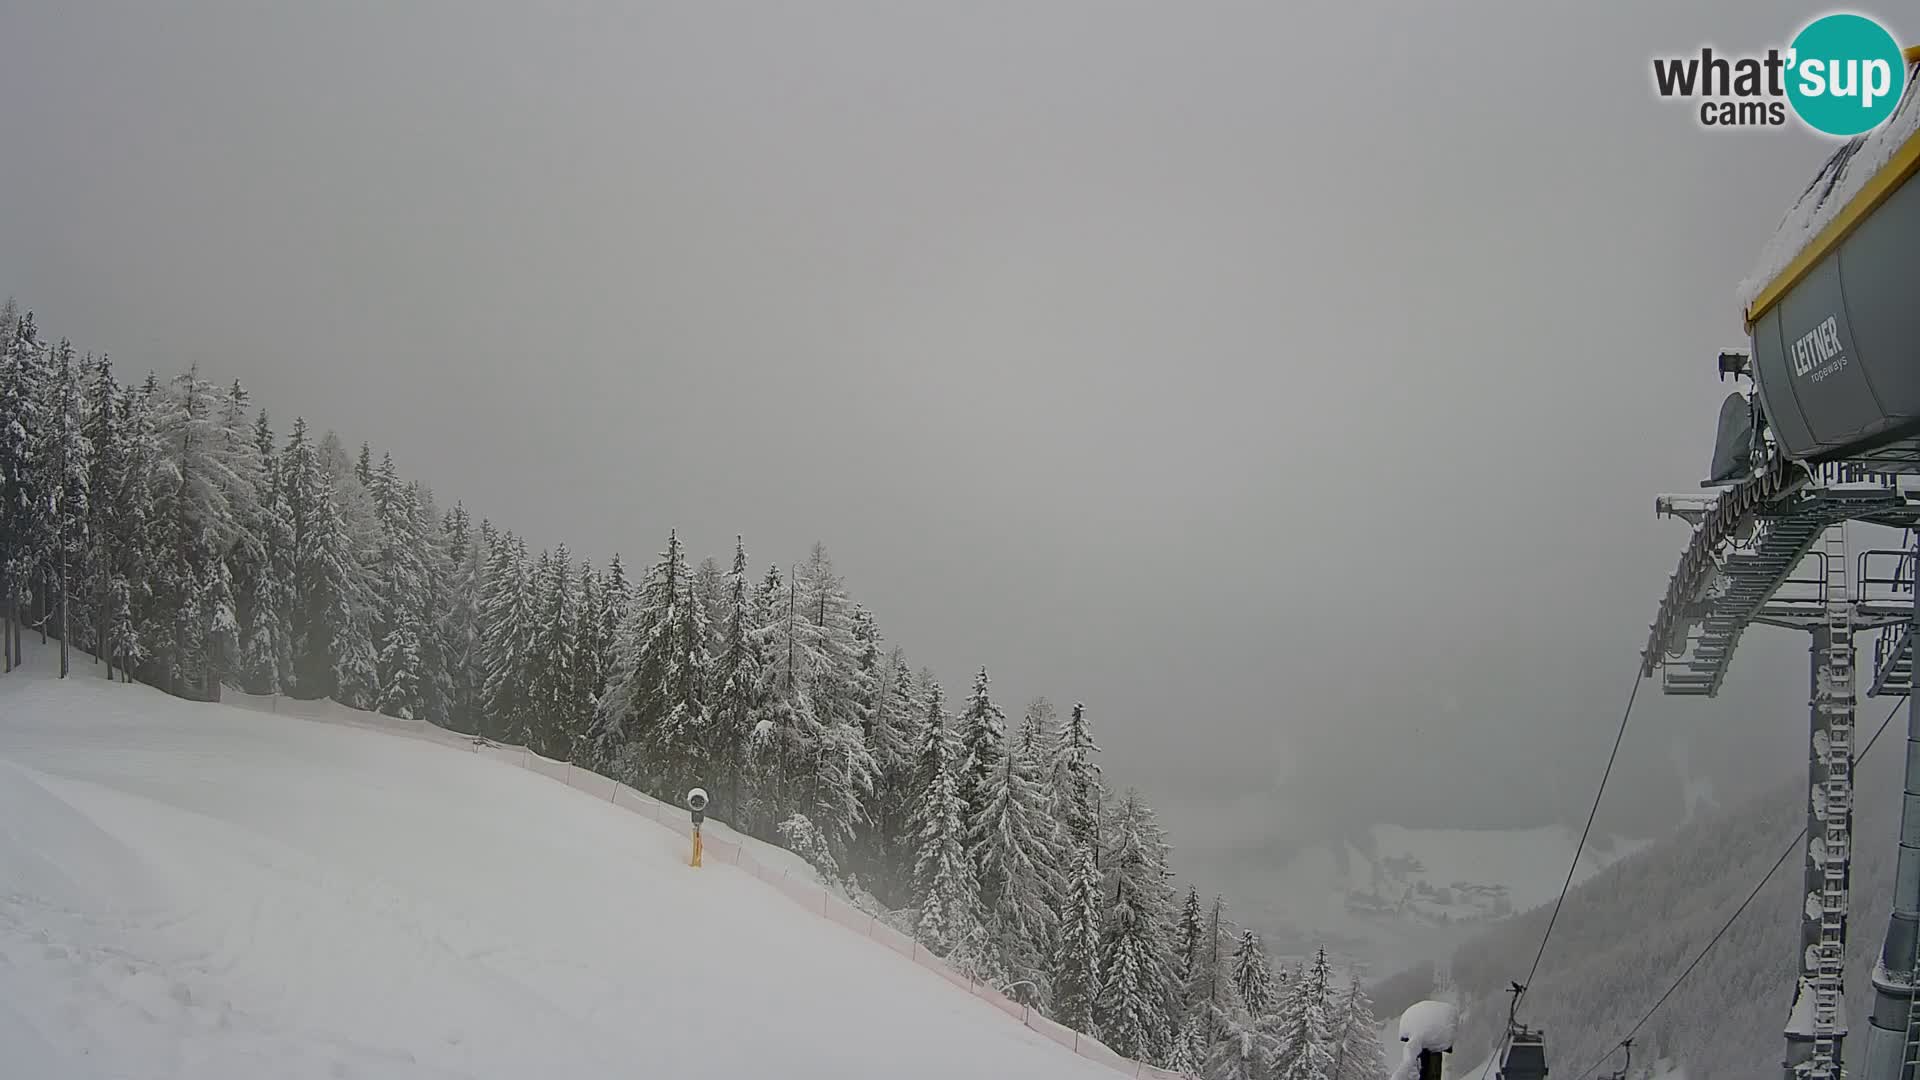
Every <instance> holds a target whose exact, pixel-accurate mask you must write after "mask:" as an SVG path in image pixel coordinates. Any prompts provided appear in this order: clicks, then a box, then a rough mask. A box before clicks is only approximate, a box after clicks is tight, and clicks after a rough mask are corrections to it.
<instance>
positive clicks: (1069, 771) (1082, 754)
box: [1047, 701, 1101, 863]
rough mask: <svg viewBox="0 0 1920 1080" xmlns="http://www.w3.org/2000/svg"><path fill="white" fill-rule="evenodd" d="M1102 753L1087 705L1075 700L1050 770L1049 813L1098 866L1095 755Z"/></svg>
mask: <svg viewBox="0 0 1920 1080" xmlns="http://www.w3.org/2000/svg"><path fill="white" fill-rule="evenodd" d="M1099 752H1100V747H1099V745H1098V744H1096V743H1095V742H1094V741H1093V728H1092V725H1091V723H1090V722H1089V721H1088V719H1087V710H1086V706H1085V705H1083V704H1081V703H1080V702H1077V701H1076V702H1074V704H1073V711H1072V712H1071V713H1070V714H1069V715H1068V719H1067V725H1066V727H1065V729H1063V730H1062V731H1061V733H1060V739H1059V742H1058V743H1057V745H1056V746H1055V747H1054V753H1053V759H1052V761H1051V762H1050V763H1049V764H1048V768H1047V782H1048V787H1049V788H1050V792H1049V800H1050V801H1049V814H1050V816H1051V817H1052V818H1053V819H1054V820H1055V821H1057V822H1059V823H1060V827H1061V829H1062V830H1064V831H1065V832H1066V834H1067V836H1068V838H1069V839H1071V840H1072V842H1073V843H1075V844H1080V845H1083V846H1085V847H1087V848H1088V849H1089V850H1091V851H1092V852H1093V857H1094V861H1095V862H1096V863H1098V862H1099V861H1100V817H1099V806H1100V798H1101V786H1100V766H1099V765H1098V764H1097V763H1096V762H1095V761H1094V760H1093V755H1095V754H1097V753H1099Z"/></svg>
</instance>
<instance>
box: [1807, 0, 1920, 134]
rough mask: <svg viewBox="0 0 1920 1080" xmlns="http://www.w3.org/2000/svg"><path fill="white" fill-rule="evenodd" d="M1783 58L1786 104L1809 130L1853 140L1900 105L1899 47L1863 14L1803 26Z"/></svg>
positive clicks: (1903, 79)
mask: <svg viewBox="0 0 1920 1080" xmlns="http://www.w3.org/2000/svg"><path fill="white" fill-rule="evenodd" d="M1791 48H1792V51H1791V53H1790V54H1789V57H1790V58H1789V60H1788V61H1787V63H1788V65H1789V66H1788V75H1787V100H1789V101H1791V102H1792V103H1793V111H1794V112H1796V113H1799V114H1800V119H1801V120H1803V121H1805V122H1806V124H1807V126H1808V127H1811V128H1813V129H1814V130H1815V131H1820V132H1824V133H1826V134H1828V135H1839V136H1849V135H1858V134H1860V133H1861V132H1863V131H1872V130H1873V129H1874V128H1876V127H1879V126H1880V125H1881V124H1882V123H1883V122H1885V120H1886V119H1887V117H1889V116H1892V115H1893V110H1894V109H1895V108H1897V107H1898V106H1899V104H1900V95H1901V94H1902V93H1904V92H1905V91H1906V88H1907V64H1906V61H1905V60H1904V59H1902V57H1901V53H1900V43H1899V42H1897V41H1895V40H1893V35H1892V34H1889V33H1887V31H1886V28H1884V27H1882V26H1881V25H1880V24H1879V23H1877V22H1874V21H1873V20H1872V19H1869V18H1867V17H1865V16H1863V15H1827V16H1823V17H1821V18H1818V19H1815V20H1814V21H1812V22H1810V23H1808V24H1807V26H1806V29H1804V30H1802V31H1800V33H1799V35H1798V36H1796V37H1795V38H1794V39H1793V45H1792V47H1791Z"/></svg>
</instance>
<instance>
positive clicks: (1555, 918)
mask: <svg viewBox="0 0 1920 1080" xmlns="http://www.w3.org/2000/svg"><path fill="white" fill-rule="evenodd" d="M1644 681H1645V680H1644V679H1643V678H1642V677H1641V675H1640V669H1639V668H1637V667H1636V668H1635V669H1634V673H1633V692H1632V693H1631V694H1628V695H1627V708H1626V711H1625V712H1622V713H1621V714H1620V730H1619V731H1618V732H1616V733H1615V734H1614V736H1613V752H1612V753H1610V754H1608V755H1607V767H1606V770H1605V771H1604V772H1602V773H1601V774H1600V790H1598V791H1595V792H1594V793H1593V808H1592V809H1591V810H1588V811H1587V826H1586V828H1584V829H1581V830H1580V842H1579V843H1578V844H1576V845H1574V849H1573V860H1572V862H1570V863H1568V865H1567V880H1566V881H1565V882H1563V883H1562V884H1561V885H1560V898H1559V899H1558V900H1555V901H1554V902H1553V914H1552V915H1549V916H1547V932H1546V933H1544V934H1542V935H1540V949H1539V951H1538V952H1535V953H1534V954H1533V966H1532V967H1531V968H1528V969H1527V978H1526V981H1525V982H1523V983H1521V984H1520V986H1521V990H1520V994H1519V995H1518V996H1516V997H1515V998H1514V1003H1513V1005H1514V1012H1515V1013H1518V1012H1519V1010H1520V998H1521V997H1524V996H1526V988H1527V987H1529V986H1532V985H1533V977H1534V976H1535V975H1538V974H1540V958H1541V957H1543V956H1545V955H1547V942H1549V941H1551V940H1552V939H1553V924H1554V923H1556V922H1559V921H1560V906H1561V905H1562V904H1565V903H1566V902H1567V893H1568V892H1569V891H1571V890H1572V889H1573V878H1574V875H1575V874H1577V873H1579V871H1580V856H1581V854H1582V853H1583V852H1585V851H1586V849H1587V837H1588V836H1590V835H1591V834H1592V833H1593V819H1594V818H1595V817H1598V816H1599V814H1600V799H1601V797H1602V796H1604V795H1605V794H1606V793H1607V780H1608V778H1610V777H1611V776H1613V763H1614V762H1616V761H1618V760H1619V759H1620V740H1622V739H1624V738H1626V736H1627V720H1628V718H1629V717H1631V716H1633V702H1634V699H1635V698H1637V697H1639V696H1640V684H1641V683H1642V682H1644Z"/></svg>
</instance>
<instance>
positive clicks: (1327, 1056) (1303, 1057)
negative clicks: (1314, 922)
mask: <svg viewBox="0 0 1920 1080" xmlns="http://www.w3.org/2000/svg"><path fill="white" fill-rule="evenodd" d="M1331 982H1332V972H1331V970H1330V969H1329V968H1328V966H1327V952H1326V950H1325V949H1321V950H1319V951H1318V952H1317V953H1315V955H1314V958H1313V959H1312V960H1310V961H1308V962H1307V964H1306V966H1305V967H1303V968H1302V969H1301V971H1300V974H1299V975H1298V977H1296V978H1295V979H1294V980H1293V981H1292V983H1291V984H1290V985H1288V986H1287V988H1286V992H1285V993H1284V994H1283V995H1282V996H1281V1001H1280V1010H1279V1011H1278V1012H1277V1013H1274V1014H1273V1015H1271V1016H1269V1017H1267V1018H1266V1019H1264V1020H1262V1021H1260V1022H1259V1025H1258V1026H1259V1028H1260V1030H1262V1031H1263V1032H1265V1033H1266V1034H1268V1035H1270V1036H1271V1037H1272V1038H1273V1040H1274V1042H1275V1043H1276V1045H1277V1046H1278V1051H1277V1053H1276V1055H1275V1059H1274V1065H1273V1069H1272V1071H1271V1073H1270V1075H1271V1076H1272V1077H1273V1080H1326V1077H1327V1076H1328V1074H1329V1073H1330V1072H1331V1071H1332V1069H1333V1056H1334V1055H1333V1003H1332V1000H1331V998H1332V986H1331Z"/></svg>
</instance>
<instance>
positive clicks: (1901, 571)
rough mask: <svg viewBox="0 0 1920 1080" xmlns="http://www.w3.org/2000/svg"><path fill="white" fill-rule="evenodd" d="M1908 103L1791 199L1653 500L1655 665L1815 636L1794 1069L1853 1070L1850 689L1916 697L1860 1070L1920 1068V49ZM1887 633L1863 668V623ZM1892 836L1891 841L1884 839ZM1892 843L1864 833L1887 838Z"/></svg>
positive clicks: (1904, 1075) (1669, 675) (1716, 678)
mask: <svg viewBox="0 0 1920 1080" xmlns="http://www.w3.org/2000/svg"><path fill="white" fill-rule="evenodd" d="M1906 58H1907V62H1908V65H1909V68H1908V76H1909V77H1908V80H1907V90H1906V95H1905V99H1904V100H1903V101H1902V102H1901V104H1900V106H1899V108H1898V109H1897V110H1896V111H1895V113H1894V115H1893V116H1892V117H1891V118H1890V119H1889V120H1888V121H1887V122H1886V123H1885V124H1883V125H1882V126H1881V127H1879V128H1877V129H1876V130H1875V131H1873V132H1870V133H1869V134H1867V135H1863V136H1860V137H1857V138H1855V139H1853V140H1851V141H1849V142H1847V143H1845V144H1844V145H1842V146H1841V147H1840V149H1839V150H1838V151H1837V152H1836V153H1835V154H1834V155H1833V156H1832V157H1831V158H1830V159H1829V160H1828V161H1827V163H1826V165H1825V166H1824V167H1823V168H1822V169H1821V171H1820V173H1819V175H1818V176H1816V177H1815V179H1814V181H1813V183H1812V184H1811V185H1810V186H1809V187H1808V188H1807V190H1806V192H1805V193H1804V194H1803V195H1802V196H1801V198H1800V201H1799V202H1798V203H1797V204H1796V205H1795V207H1794V208H1793V210H1792V211H1791V212H1790V213H1789V214H1788V215H1787V219H1786V221H1785V223H1784V224H1783V225H1782V227H1781V232H1780V234H1779V235H1778V236H1776V237H1775V239H1774V242H1773V243H1772V244H1771V245H1770V246H1769V248H1768V252H1767V259H1766V261H1765V262H1764V263H1763V269H1762V271H1761V272H1760V273H1759V274H1757V275H1756V276H1755V278H1754V279H1753V280H1752V281H1751V282H1750V283H1749V285H1748V287H1747V288H1746V290H1745V295H1744V296H1743V299H1744V301H1745V302H1746V308H1745V312H1744V316H1745V323H1746V327H1747V331H1748V334H1749V338H1750V340H1749V348H1748V349H1747V350H1745V351H1740V350H1735V351H1729V352H1726V353H1722V354H1721V356H1720V357H1719V366H1720V373H1721V375H1722V377H1723V378H1725V377H1727V376H1732V377H1734V380H1735V386H1736V388H1737V389H1736V391H1735V392H1734V393H1733V394H1731V395H1730V396H1729V397H1728V398H1727V399H1726V400H1725V401H1724V402H1723V403H1722V406H1721V411H1720V422H1719V430H1718V433H1717V439H1716V442H1715V446H1714V453H1713V461H1712V466H1711V469H1710V472H1709V475H1708V478H1707V480H1706V482H1705V483H1704V484H1703V485H1702V486H1703V487H1704V488H1708V489H1717V494H1694V495H1663V496H1660V497H1659V498H1658V499H1657V500H1656V502H1655V509H1656V513H1657V514H1658V515H1660V516H1662V517H1673V518H1677V519H1680V520H1684V521H1686V522H1688V523H1689V524H1691V526H1692V535H1691V537H1690V538H1689V539H1688V542H1687V544H1686V547H1685V549H1684V550H1683V552H1682V553H1681V556H1680V563H1679V567H1678V569H1676V570H1675V571H1674V573H1673V575H1672V577H1671V578H1670V579H1669V581H1668V583H1667V591H1666V596H1665V597H1664V598H1663V599H1662V601H1661V603H1660V608H1659V612H1658V614H1657V615H1656V616H1655V618H1654V621H1653V624H1652V627H1651V629H1650V633H1649V635H1648V638H1647V643H1646V647H1645V649H1644V650H1643V652H1642V654H1641V665H1640V670H1641V676H1642V677H1643V678H1652V677H1655V676H1656V675H1657V676H1658V677H1659V680H1660V685H1661V688H1662V690H1663V691H1664V692H1665V693H1667V694H1671V695H1680V696H1703V697H1712V696H1714V695H1715V694H1717V693H1718V692H1719V691H1720V689H1721V686H1722V684H1723V683H1724V681H1725V679H1726V674H1727V667H1728V664H1729V663H1730V662H1731V661H1732V659H1733V654H1734V652H1735V650H1736V649H1737V648H1738V646H1739V644H1740V642H1741V640H1742V638H1743V636H1744V635H1745V634H1746V632H1747V631H1748V630H1749V629H1751V628H1752V627H1754V626H1756V625H1759V626H1767V627H1775V628H1786V629H1792V630H1797V631H1800V632H1802V633H1805V634H1807V635H1808V636H1809V638H1810V642H1811V648H1810V651H1809V657H1810V665H1809V666H1810V672H1809V675H1810V687H1811V693H1810V695H1809V702H1810V705H1811V709H1810V727H1809V733H1808V734H1809V739H1808V744H1807V746H1808V767H1809V786H1810V790H1809V794H1810V798H1809V800H1808V822H1807V826H1808V827H1807V834H1806V835H1807V839H1806V847H1805V852H1804V858H1803V871H1804V884H1805V904H1804V907H1803V911H1802V916H1801V919H1802V922H1801V940H1800V957H1799V963H1798V965H1797V966H1798V969H1799V978H1798V980H1797V983H1796V985H1795V987H1794V991H1793V995H1792V999H1791V1001H1790V1002H1783V1004H1784V1005H1787V1006H1788V1021H1787V1025H1786V1032H1785V1034H1786V1044H1787V1045H1786V1055H1785V1060H1784V1062H1783V1066H1784V1075H1785V1077H1787V1078H1788V1080H1794V1078H1814V1080H1833V1078H1838V1077H1840V1076H1841V1075H1842V1065H1843V1061H1844V1053H1843V1051H1844V1046H1845V1040H1846V1037H1847V1035H1848V1021H1847V1015H1846V1010H1845V1007H1844V1002H1843V998H1842V992H1841V986H1842V978H1843V975H1844V964H1845V956H1846V943H1847V933H1848V924H1847V918H1848V909H1849V907H1850V899H1851V898H1850V895H1849V890H1850V887H1851V884H1852V874H1851V867H1852V861H1851V857H1852V852H1853V850H1854V846H1855V837H1854V835H1853V766H1854V759H1855V756H1856V753H1857V748H1856V744H1855V734H1856V730H1857V728H1856V725H1855V716H1854V708H1855V704H1856V692H1857V688H1858V687H1859V685H1860V682H1861V679H1862V678H1863V677H1864V678H1865V682H1866V687H1865V688H1866V691H1867V693H1868V694H1870V695H1875V696H1894V697H1906V699H1907V755H1906V771H1905V789H1904V795H1903V802H1902V806H1901V826H1900V836H1899V838H1898V843H1899V856H1898V864H1897V867H1898V868H1897V870H1896V874H1895V885H1894V889H1895V895H1894V897H1893V914H1892V917H1891V919H1890V921H1889V924H1888V926H1887V928H1886V933H1885V939H1884V944H1883V946H1882V949H1881V953H1880V959H1879V962H1878V963H1877V964H1875V966H1874V971H1873V991H1874V993H1873V1005H1872V1009H1871V1012H1870V1016H1869V1019H1868V1025H1867V1029H1866V1033H1865V1034H1866V1043H1865V1049H1864V1054H1860V1053H1856V1055H1855V1061H1856V1065H1857V1066H1858V1067H1857V1068H1856V1069H1855V1074H1856V1075H1861V1076H1864V1077H1865V1078H1866V1080H1914V1074H1915V1066H1916V1063H1920V1004H1917V1003H1916V994H1915V989H1916V982H1920V703H1917V702H1916V700H1915V698H1914V696H1913V670H1914V668H1913V665H1914V655H1913V644H1914V641H1915V640H1916V636H1917V635H1920V608H1917V607H1916V603H1917V602H1920V592H1916V590H1915V587H1914V583H1915V567H1916V565H1917V564H1920V267H1916V261H1917V260H1920V90H1916V88H1915V83H1916V81H1920V79H1917V78H1916V76H1920V70H1917V69H1916V67H1915V65H1916V64H1920V49H1910V50H1908V51H1907V57H1906ZM1850 521H1861V522H1868V523H1871V524H1874V525H1880V526H1886V527H1889V528H1892V529H1898V530H1902V533H1901V535H1902V536H1903V537H1904V542H1903V543H1902V545H1901V546H1900V547H1899V548H1897V549H1886V550H1861V551H1853V550H1850V548H1849V546H1848V544H1847V537H1846V533H1845V531H1844V526H1845V524H1846V523H1847V522H1850ZM1862 632H1867V633H1871V634H1873V635H1874V636H1873V639H1872V640H1873V650H1872V656H1871V660H1870V662H1869V663H1866V664H1865V667H1866V670H1865V671H1864V672H1862V671H1860V670H1858V668H1859V665H1857V664H1856V660H1860V659H1865V658H1864V657H1860V656H1858V655H1857V653H1856V641H1857V636H1858V635H1859V634H1860V633H1862ZM1889 839H1891V838H1889ZM1879 840H1880V838H1869V842H1877V841H1879Z"/></svg>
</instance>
